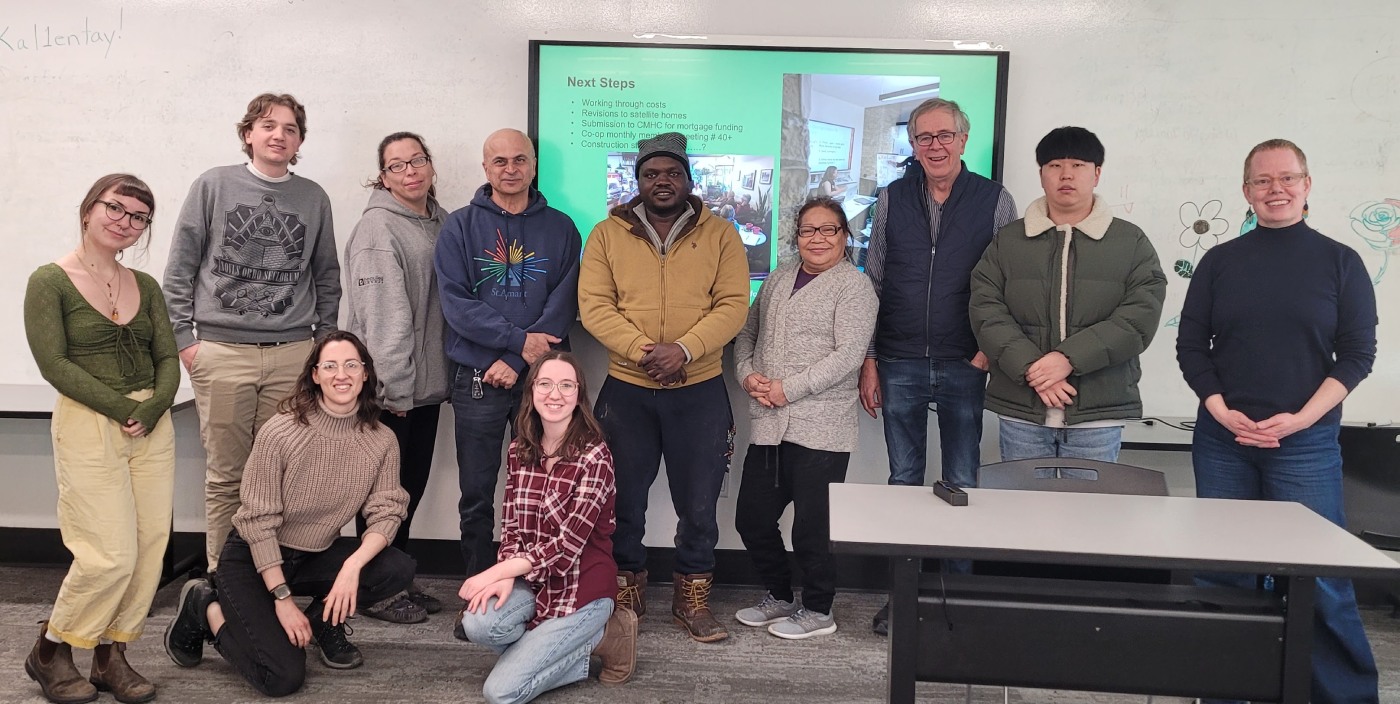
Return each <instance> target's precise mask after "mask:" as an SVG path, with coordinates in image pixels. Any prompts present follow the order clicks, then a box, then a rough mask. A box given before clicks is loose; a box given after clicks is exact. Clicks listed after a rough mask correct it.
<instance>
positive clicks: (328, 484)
mask: <svg viewBox="0 0 1400 704" xmlns="http://www.w3.org/2000/svg"><path fill="white" fill-rule="evenodd" d="M307 421H308V423H309V424H308V425H301V424H300V423H298V422H297V420H296V416H294V415H292V414H290V413H279V414H277V415H276V416H273V417H272V418H271V419H270V420H268V421H267V423H265V424H264V425H263V427H262V428H260V429H259V430H258V436H257V439H256V441H255V442H254V443H253V453H252V455H251V456H249V457H248V464H247V465H246V466H245V467H244V469H243V484H242V487H241V488H240V489H239V491H240V495H241V498H242V501H243V505H242V506H240V507H239V508H238V513H236V514H234V516H233V527H234V528H237V529H238V534H239V535H241V536H242V537H243V539H244V540H246V541H248V545H249V547H251V548H252V552H253V564H254V565H255V566H256V567H257V568H258V571H259V572H261V571H263V570H265V569H267V568H268V567H272V566H273V565H280V564H282V551H281V549H280V547H279V546H281V545H285V546H287V547H289V548H295V549H297V550H305V551H307V552H320V551H322V550H325V549H326V548H328V547H330V545H331V543H332V542H333V541H334V540H335V539H336V538H337V537H339V536H340V529H341V528H342V527H344V526H345V524H346V523H349V522H350V520H351V519H352V518H354V517H355V512H356V511H362V512H363V513H364V516H365V522H366V524H367V525H368V530H369V531H370V532H373V533H379V534H381V535H383V536H384V539H385V540H387V541H389V542H393V540H394V534H395V533H397V532H398V530H399V524H400V523H401V522H402V521H403V519H404V516H405V515H406V514H407V512H408V492H406V491H404V490H403V487H402V486H400V485H399V447H398V442H397V440H396V439H395V438H394V433H393V431H391V430H389V429H388V428H386V427H384V426H383V425H381V426H379V427H378V428H376V429H374V430H356V428H355V417H354V415H353V414H352V415H346V416H336V415H332V414H331V413H329V412H327V411H326V410H325V409H324V408H319V407H318V408H317V410H316V411H314V412H312V413H310V414H308V415H307Z"/></svg>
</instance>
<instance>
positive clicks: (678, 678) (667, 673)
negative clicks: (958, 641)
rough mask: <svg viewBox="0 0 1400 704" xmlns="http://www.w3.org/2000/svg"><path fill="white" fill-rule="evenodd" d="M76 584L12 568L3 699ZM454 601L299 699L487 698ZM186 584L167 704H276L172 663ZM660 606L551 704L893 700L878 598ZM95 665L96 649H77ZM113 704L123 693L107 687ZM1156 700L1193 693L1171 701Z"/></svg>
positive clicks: (25, 698) (4, 584)
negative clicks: (716, 621) (765, 613)
mask: <svg viewBox="0 0 1400 704" xmlns="http://www.w3.org/2000/svg"><path fill="white" fill-rule="evenodd" d="M62 579H63V570H61V569H56V568H38V567H13V566H0V702H6V703H8V702H16V703H20V702H23V703H30V702H34V703H36V704H37V703H39V702H43V701H44V699H43V697H42V696H41V695H40V693H39V687H38V686H37V685H36V684H35V683H34V682H32V681H31V680H30V679H29V678H28V677H27V676H26V675H25V673H24V659H25V657H26V655H27V654H28V652H29V649H30V648H31V647H32V646H33V643H34V638H35V636H36V635H37V632H38V631H37V626H36V625H35V624H36V623H37V622H38V621H40V620H42V619H43V618H45V617H47V615H48V612H49V608H50V606H51V600H52V599H53V596H54V594H56V593H57V589H58V585H59V583H60V582H61V581H62ZM420 584H423V585H424V586H425V587H426V588H427V590H428V591H429V592H430V593H432V594H434V595H436V596H438V597H439V598H440V599H441V600H442V601H443V603H444V604H445V605H447V609H446V610H445V611H444V613H441V614H438V615H436V616H433V617H431V618H430V619H429V621H428V622H427V623H424V624H419V625H412V626H400V625H394V624H387V623H383V622H380V621H375V620H372V619H368V618H356V619H354V620H353V621H352V625H353V629H354V632H355V633H354V636H353V637H352V641H353V642H354V643H355V644H356V645H358V646H359V647H360V649H361V650H362V651H363V652H364V656H365V665H364V667H361V668H359V669H357V670H350V671H335V670H330V669H327V668H325V667H323V666H321V664H320V662H319V661H318V660H317V659H316V657H315V656H314V655H312V656H311V658H310V660H311V664H310V665H309V666H308V675H307V683H306V686H305V688H303V690H302V691H301V692H299V693H297V694H295V695H293V696H291V697H288V698H287V701H291V702H308V703H310V702H317V703H326V704H362V703H368V702H431V703H436V702H480V701H482V699H481V683H482V681H483V680H484V679H485V678H486V675H487V673H488V672H489V671H490V668H491V665H492V664H493V663H494V662H495V656H494V655H492V654H490V653H489V652H488V651H486V650H485V649H483V648H480V647H477V646H474V645H471V644H467V643H462V642H459V641H457V640H454V639H453V638H452V634H451V613H449V611H451V612H455V611H456V608H457V606H458V605H459V604H460V602H459V601H458V600H457V598H456V590H457V588H458V587H459V586H460V580H455V579H425V580H420ZM178 592H179V584H178V583H176V584H172V585H170V586H167V587H166V588H164V589H162V590H161V591H160V593H159V594H158V595H157V596H156V600H155V605H154V609H153V613H152V615H151V617H150V619H149V620H148V621H147V626H146V636H145V637H143V638H142V639H141V640H139V641H137V642H136V643H134V644H132V646H131V649H130V650H129V652H128V659H129V660H130V661H131V663H132V664H133V666H134V667H135V668H136V669H137V670H138V671H140V672H141V673H142V674H144V675H146V676H147V677H149V678H150V679H151V680H152V681H153V682H155V683H156V685H157V686H158V687H159V696H158V699H157V701H160V702H167V703H170V702H179V703H181V704H185V703H188V704H213V703H215V702H218V703H221V704H222V703H225V702H261V701H266V700H265V699H263V698H262V697H260V696H259V695H258V694H257V693H256V692H254V691H253V690H252V689H251V688H249V687H248V686H247V685H246V684H244V682H243V681H242V680H241V679H240V678H239V677H238V675H237V674H236V673H235V672H234V671H233V670H232V669H231V668H230V667H229V666H228V665H227V664H226V663H225V662H224V661H223V660H222V659H221V658H220V657H219V655H218V653H216V652H214V650H213V649H212V648H208V649H206V653H205V661H204V663H203V664H202V665H200V666H199V667H197V668H192V669H181V668H178V667H176V666H175V665H174V664H172V663H171V662H170V660H169V659H168V658H167V657H166V655H165V652H164V650H163V649H162V647H161V644H160V635H161V633H162V632H163V630H164V628H165V625H166V623H167V622H168V621H169V619H170V618H171V617H172V616H173V615H174V612H175V601H176V598H177V597H178ZM648 596H649V599H648V604H647V606H648V614H647V616H646V617H644V618H643V619H642V625H641V633H640V640H639V643H638V654H637V673H636V676H635V677H634V679H633V680H632V681H631V682H630V683H628V684H626V685H623V686H620V687H608V686H604V685H600V684H599V683H598V682H597V680H593V679H590V680H588V681H585V682H582V683H578V684H575V685H571V686H568V687H564V688H562V689H558V690H555V691H553V692H549V693H546V694H544V695H543V696H541V697H540V698H539V699H538V700H536V701H539V702H543V703H544V704H564V703H566V702H577V703H582V704H605V703H606V704H631V703H637V704H641V703H643V702H645V703H647V704H651V703H657V702H726V703H727V702H735V703H741V702H753V703H755V704H772V703H773V702H803V703H804V704H805V703H809V702H810V703H818V702H830V703H833V704H835V703H842V704H845V703H853V702H880V701H884V691H885V663H886V657H885V647H886V641H885V639H884V638H881V637H879V636H876V635H874V634H873V633H871V632H870V628H869V624H870V619H871V617H872V616H873V615H874V613H875V611H876V609H878V608H879V607H880V605H881V604H883V603H884V597H883V596H882V595H878V594H850V593H843V594H840V595H838V597H837V601H836V606H835V613H836V618H837V623H838V624H839V626H840V630H838V631H837V632H836V633H835V634H833V635H831V636H827V637H822V638H813V639H810V640H806V641H795V642H794V641H783V640H780V639H778V638H774V637H772V636H770V635H768V634H767V632H765V631H763V630H761V629H754V628H747V627H745V626H742V625H740V624H739V623H737V622H734V621H732V614H733V613H734V611H736V610H737V609H739V608H742V607H743V606H747V605H749V604H750V602H752V601H754V600H756V598H757V597H758V596H760V593H759V591H758V590H756V589H717V590H716V592H715V594H714V595H713V596H712V604H713V607H714V609H715V611H716V614H718V615H721V616H723V617H724V618H725V619H726V623H727V624H730V629H731V634H732V635H731V637H730V638H729V640H727V641H725V642H722V643H719V644H710V645H705V644H700V643H695V642H693V641H691V640H690V638H688V637H687V636H686V635H685V634H684V633H683V632H682V631H681V630H680V628H679V627H677V626H675V625H673V624H672V623H671V620H670V587H669V585H656V588H654V589H652V590H651V591H650V593H649V595H648ZM1362 615H1363V617H1364V619H1365V621H1366V627H1367V630H1368V632H1369V634H1370V637H1371V644H1372V647H1373V649H1374V650H1375V653H1376V659H1377V660H1378V661H1379V663H1380V669H1381V701H1382V702H1387V703H1394V704H1400V620H1396V619H1391V618H1390V617H1389V610H1388V609H1387V610H1367V611H1364V612H1363V614H1362ZM75 660H76V661H77V663H78V666H79V668H80V669H83V671H84V672H86V668H87V664H88V660H89V655H88V653H86V652H83V651H79V652H78V654H77V655H76V656H75ZM918 692H919V701H920V702H931V703H934V702H936V703H939V704H943V703H947V704H953V703H955V702H957V703H961V702H964V701H965V697H966V689H965V688H964V687H962V686H958V685H940V684H925V683H921V684H919V689H918ZM972 698H973V701H974V702H977V703H978V704H990V703H992V702H1001V701H1002V690H1001V689H1000V688H996V687H976V688H974V689H973V696H972ZM1009 699H1010V701H1011V702H1052V703H1054V704H1117V703H1119V702H1124V703H1127V702H1144V701H1145V698H1144V697H1140V696H1124V695H1112V694H1094V693H1081V692H1060V691H1046V690H1029V689H1012V690H1010V693H1009ZM98 701H99V702H111V701H114V700H113V699H112V698H111V695H110V694H104V695H102V697H101V698H100V699H99V700H98ZM1155 701H1156V702H1159V703H1165V702H1182V701H1187V700H1180V699H1170V698H1161V697H1158V698H1157V699H1156V700H1155Z"/></svg>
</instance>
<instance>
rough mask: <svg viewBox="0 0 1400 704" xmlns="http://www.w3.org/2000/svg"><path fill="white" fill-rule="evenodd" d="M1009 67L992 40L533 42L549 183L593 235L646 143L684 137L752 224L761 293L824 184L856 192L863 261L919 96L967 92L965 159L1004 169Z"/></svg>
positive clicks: (722, 207) (705, 174)
mask: <svg viewBox="0 0 1400 704" xmlns="http://www.w3.org/2000/svg"><path fill="white" fill-rule="evenodd" d="M1007 64H1008V57H1007V55H1006V53H1004V52H988V51H967V52H964V51H905V50H877V49H819V48H804V47H781V48H770V47H762V48H759V47H738V46H679V45H673V44H616V43H593V42H555V41H532V42H531V43H530V67H531V72H530V106H529V107H530V132H531V136H532V137H534V138H535V139H536V142H537V144H538V145H539V176H538V183H539V188H540V190H541V191H542V192H543V193H544V194H545V197H547V198H548V199H549V203H550V204H551V205H553V206H555V207H557V208H559V209H560V210H562V211H564V212H565V213H567V214H568V215H569V216H570V217H572V218H573V219H574V221H575V222H576V223H577V224H578V227H579V230H580V231H581V232H583V233H584V237H585V238H586V237H587V236H588V232H589V231H590V230H591V229H592V227H593V225H594V224H595V223H597V222H598V221H600V220H602V219H603V218H605V217H606V216H607V213H608V210H609V209H610V208H612V207H613V206H616V205H618V204H619V203H626V202H628V201H629V200H630V199H632V198H633V197H634V196H635V195H636V192H637V189H636V179H635V175H634V167H635V165H636V157H637V140H638V139H642V138H646V137H650V136H652V135H655V134H658V133H661V132H671V131H674V132H681V133H683V134H685V135H686V137H687V138H688V139H689V152H690V153H689V157H690V162H691V172H692V174H693V177H694V181H695V184H694V191H693V194H694V195H696V196H698V197H699V198H700V199H701V200H702V201H703V202H704V206H705V207H706V208H708V209H709V210H710V211H711V212H712V213H714V214H715V215H717V216H720V217H723V218H725V219H726V220H729V221H730V222H732V223H733V224H734V227H735V228H736V230H738V232H739V236H740V239H742V240H743V242H744V246H745V249H746V250H747V253H748V259H749V269H750V278H751V281H752V284H753V290H754V291H757V290H758V286H759V284H760V283H761V282H762V280H763V279H764V278H765V277H766V276H767V275H768V273H769V272H770V271H772V269H773V268H774V267H776V266H777V263H778V259H779V257H780V255H783V256H791V251H792V245H791V242H790V240H791V239H792V229H793V223H791V222H783V217H784V214H787V217H788V218H789V219H790V217H791V212H793V211H794V210H795V209H796V208H797V207H798V206H800V205H801V203H802V201H804V200H806V199H807V198H808V197H810V196H812V195H816V194H817V193H818V192H819V191H821V192H831V193H833V194H834V196H835V197H836V198H837V199H838V200H840V201H842V206H843V208H844V209H845V211H846V215H847V217H848V219H849V222H850V224H851V228H852V232H853V236H852V238H851V241H850V242H849V244H850V245H851V246H852V247H853V248H854V250H853V255H854V256H855V258H856V261H857V263H858V264H859V263H860V262H861V260H862V257H861V248H862V246H863V245H864V244H865V240H867V239H868V232H869V230H868V222H869V214H870V212H871V210H872V208H871V206H872V205H873V204H874V202H875V197H876V196H877V195H878V194H879V191H880V189H882V188H883V187H884V186H885V185H886V184H888V182H889V179H890V177H891V175H892V174H893V173H894V171H895V170H897V169H899V168H900V165H899V159H898V158H897V157H895V155H898V154H901V153H908V142H907V136H906V135H905V133H904V128H903V126H902V125H903V123H905V122H907V121H908V119H909V113H910V111H911V110H912V109H913V108H914V107H915V106H917V105H918V104H919V103H921V102H923V101H925V100H927V99H929V98H933V97H943V98H947V99H950V100H955V101H957V102H958V104H959V105H961V106H962V108H963V110H964V111H965V112H966V113H967V115H968V117H969V118H970V120H971V122H972V129H971V131H970V133H969V136H968V142H967V151H966V153H965V154H964V156H963V159H964V161H966V162H967V165H968V167H969V168H970V169H972V170H973V171H975V172H977V173H980V174H982V175H985V176H989V177H992V178H999V177H1000V175H1001V155H1002V132H1003V127H1004V124H1005V114H1006V76H1007ZM915 168H917V167H915Z"/></svg>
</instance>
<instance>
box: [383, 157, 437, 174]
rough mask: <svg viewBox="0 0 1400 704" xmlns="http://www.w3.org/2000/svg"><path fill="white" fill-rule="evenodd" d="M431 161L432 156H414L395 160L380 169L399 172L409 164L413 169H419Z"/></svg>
mask: <svg viewBox="0 0 1400 704" xmlns="http://www.w3.org/2000/svg"><path fill="white" fill-rule="evenodd" d="M432 162H433V158H432V157H430V156H415V157H413V158H412V159H409V160H408V161H396V162H394V163H392V164H390V165H388V166H386V167H384V168H383V169H382V170H383V171H388V172H391V173H396V174H401V173H403V172H404V169H407V168H408V167H410V166H412V167H413V168H415V169H421V168H423V167H424V166H427V165H428V164H431V163H432Z"/></svg>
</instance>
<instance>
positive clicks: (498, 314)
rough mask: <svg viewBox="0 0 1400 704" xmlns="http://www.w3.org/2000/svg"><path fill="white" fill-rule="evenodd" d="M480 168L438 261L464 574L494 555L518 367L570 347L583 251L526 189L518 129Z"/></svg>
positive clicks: (525, 152) (501, 137) (566, 226)
mask: <svg viewBox="0 0 1400 704" xmlns="http://www.w3.org/2000/svg"><path fill="white" fill-rule="evenodd" d="M481 166H482V168H483V169H484V170H485V171H486V181H487V183H486V185H484V186H482V187H481V188H479V189H477V192H476V196H475V197H473V198H472V202H471V203H470V204H468V205H467V207H465V208H462V209H461V210H458V211H457V212H455V213H452V215H451V216H449V217H448V218H447V224H445V225H443V228H442V233H441V234H440V235H438V241H437V251H436V253H435V255H434V259H433V264H434V266H435V267H436V269H437V276H438V287H439V290H440V291H441V294H442V295H441V297H442V312H443V316H444V317H445V318H446V319H447V334H446V348H447V356H448V357H450V358H451V360H452V361H453V362H454V363H455V364H454V367H455V369H454V371H453V375H452V376H453V381H452V410H453V413H454V415H455V416H456V421H455V425H456V436H457V472H458V483H459V485H460V487H461V490H462V498H461V500H460V501H459V502H458V503H457V512H458V514H459V515H460V518H461V528H462V559H463V560H464V561H465V562H466V566H467V575H468V576H470V575H474V574H476V573H477V572H480V571H481V570H483V569H485V568H487V567H490V566H491V565H493V564H495V562H496V551H495V549H494V548H493V547H492V544H491V532H492V529H493V527H494V526H495V510H494V502H495V497H496V477H497V476H498V475H499V474H500V470H501V443H502V441H503V439H504V437H505V432H506V423H507V422H509V421H511V420H512V419H513V418H514V417H515V412H516V409H517V408H518V407H519V404H520V395H521V388H520V385H519V383H518V382H519V381H521V380H522V379H524V378H525V371H526V369H525V368H526V367H527V366H528V365H530V364H531V363H533V362H534V361H535V360H536V359H538V358H539V356H540V355H542V354H544V353H545V352H546V351H548V350H549V349H550V347H551V346H552V345H560V344H563V345H567V342H566V338H567V336H568V333H569V327H570V326H572V325H573V324H574V320H575V319H576V318H577V317H578V264H579V252H580V250H581V249H582V247H583V240H582V238H581V237H580V236H579V232H578V228H577V227H575V226H574V223H573V221H572V220H570V219H569V217H568V216H567V215H565V214H564V213H562V212H559V211H558V210H555V209H554V208H551V207H549V205H548V204H546V202H545V199H544V196H543V195H541V194H540V192H539V191H537V190H535V189H534V187H533V186H532V184H533V182H534V180H535V148H534V145H533V144H531V142H530V139H529V138H528V137H526V136H525V134H524V133H522V132H520V131H519V130H513V129H503V130H497V131H496V132H493V133H492V134H491V136H490V137H487V138H486V144H485V146H484V147H483V148H482V162H481Z"/></svg>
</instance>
